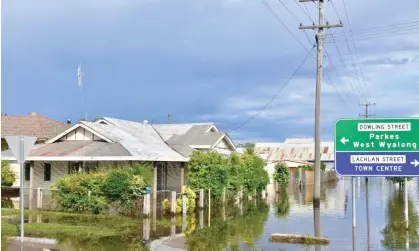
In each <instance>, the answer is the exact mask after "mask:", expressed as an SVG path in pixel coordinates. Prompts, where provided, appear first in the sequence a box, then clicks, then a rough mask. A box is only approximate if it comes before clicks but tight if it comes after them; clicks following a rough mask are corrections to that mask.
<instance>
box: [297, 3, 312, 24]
mask: <svg viewBox="0 0 419 251" xmlns="http://www.w3.org/2000/svg"><path fill="white" fill-rule="evenodd" d="M294 3H295V4H296V5H297V6H298V7H299V8H300V10H301V11H302V12H303V13H304V14H305V15H306V16H307V17H308V19H310V21H311V22H312V23H313V24H314V20H313V19H312V18H311V16H310V14H309V12H308V9H307V5H305V4H304V7H305V8H306V11H307V12H305V11H304V10H303V8H302V7H301V4H298V2H297V0H294Z"/></svg>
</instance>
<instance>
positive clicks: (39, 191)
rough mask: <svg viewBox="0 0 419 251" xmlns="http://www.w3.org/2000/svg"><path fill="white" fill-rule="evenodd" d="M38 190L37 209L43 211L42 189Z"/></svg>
mask: <svg viewBox="0 0 419 251" xmlns="http://www.w3.org/2000/svg"><path fill="white" fill-rule="evenodd" d="M37 190H38V191H37V193H36V195H37V208H38V209H42V188H40V187H38V189H37Z"/></svg>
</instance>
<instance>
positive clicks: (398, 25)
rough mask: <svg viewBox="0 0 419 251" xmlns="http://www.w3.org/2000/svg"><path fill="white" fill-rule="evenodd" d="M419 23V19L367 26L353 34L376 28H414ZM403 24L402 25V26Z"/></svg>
mask: <svg viewBox="0 0 419 251" xmlns="http://www.w3.org/2000/svg"><path fill="white" fill-rule="evenodd" d="M418 25H419V21H417V22H408V23H399V24H391V25H381V26H377V27H371V28H365V29H357V31H356V32H353V33H352V34H358V33H365V32H366V31H371V30H373V31H376V30H394V29H396V30H397V29H401V28H412V27H415V26H418ZM400 26H401V27H400ZM335 35H343V34H339V33H338V34H335Z"/></svg>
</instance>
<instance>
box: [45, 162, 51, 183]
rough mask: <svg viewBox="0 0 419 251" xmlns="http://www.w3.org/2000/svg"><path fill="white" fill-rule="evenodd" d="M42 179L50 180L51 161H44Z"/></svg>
mask: <svg viewBox="0 0 419 251" xmlns="http://www.w3.org/2000/svg"><path fill="white" fill-rule="evenodd" d="M47 170H48V171H47ZM44 181H51V163H44Z"/></svg>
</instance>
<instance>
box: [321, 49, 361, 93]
mask: <svg viewBox="0 0 419 251" xmlns="http://www.w3.org/2000/svg"><path fill="white" fill-rule="evenodd" d="M324 53H325V54H326V57H327V58H328V59H329V62H330V65H331V66H332V68H333V70H334V72H335V75H336V78H337V79H338V80H339V82H340V83H341V85H342V87H343V88H344V89H345V91H346V92H347V93H350V91H349V89H348V88H346V85H345V84H344V82H343V81H342V79H341V78H340V77H339V74H338V70H337V68H336V66H335V64H334V63H333V61H332V58H331V57H330V56H329V53H328V52H327V50H326V47H324ZM346 75H347V74H346ZM348 82H349V84H350V86H351V87H352V93H353V94H354V95H355V96H357V95H359V94H357V92H356V91H355V87H354V84H353V82H351V81H350V78H348Z"/></svg>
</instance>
